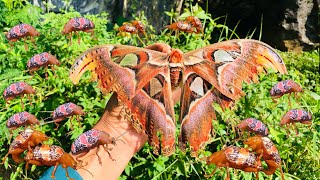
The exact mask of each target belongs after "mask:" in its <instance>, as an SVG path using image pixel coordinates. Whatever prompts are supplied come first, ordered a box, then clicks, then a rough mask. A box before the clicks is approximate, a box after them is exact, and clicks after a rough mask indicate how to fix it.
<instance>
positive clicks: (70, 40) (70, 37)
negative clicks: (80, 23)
mask: <svg viewBox="0 0 320 180" xmlns="http://www.w3.org/2000/svg"><path fill="white" fill-rule="evenodd" d="M68 37H69V45H70V46H71V44H72V31H71V32H70V33H69V34H68Z"/></svg>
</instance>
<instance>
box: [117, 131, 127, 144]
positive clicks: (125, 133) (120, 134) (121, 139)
mask: <svg viewBox="0 0 320 180" xmlns="http://www.w3.org/2000/svg"><path fill="white" fill-rule="evenodd" d="M126 133H127V131H126V132H124V133H122V134H120V135H119V136H118V137H116V141H118V140H120V141H122V142H123V143H124V144H126V143H125V142H124V141H123V140H122V139H119V138H120V137H122V136H123V135H125V134H126Z"/></svg>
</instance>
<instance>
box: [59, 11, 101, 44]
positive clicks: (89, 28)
mask: <svg viewBox="0 0 320 180" xmlns="http://www.w3.org/2000/svg"><path fill="white" fill-rule="evenodd" d="M94 28H95V25H94V23H93V22H92V21H90V20H89V19H87V18H84V17H77V18H72V19H70V20H69V21H68V22H67V23H66V24H65V25H64V27H63V30H62V34H68V37H69V39H70V45H71V44H72V32H75V34H76V35H77V36H78V44H80V36H79V34H78V31H83V32H87V33H90V34H91V37H93V36H94Z"/></svg>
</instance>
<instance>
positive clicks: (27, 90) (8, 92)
mask: <svg viewBox="0 0 320 180" xmlns="http://www.w3.org/2000/svg"><path fill="white" fill-rule="evenodd" d="M35 93H36V91H35V90H34V89H33V88H32V86H30V85H29V84H27V83H25V82H16V83H13V84H10V85H9V86H8V87H7V88H6V89H5V90H4V91H3V97H4V99H5V101H6V102H7V104H8V103H9V102H8V101H10V100H12V99H14V98H15V97H17V96H20V95H21V96H23V95H24V94H27V96H28V98H29V101H30V104H31V99H30V94H35ZM21 103H22V108H23V107H24V106H23V102H22V98H21Z"/></svg>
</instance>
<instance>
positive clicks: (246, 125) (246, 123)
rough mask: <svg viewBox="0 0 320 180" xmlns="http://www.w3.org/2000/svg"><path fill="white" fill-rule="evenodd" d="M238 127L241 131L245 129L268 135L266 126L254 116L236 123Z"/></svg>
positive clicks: (260, 134)
mask: <svg viewBox="0 0 320 180" xmlns="http://www.w3.org/2000/svg"><path fill="white" fill-rule="evenodd" d="M238 129H239V130H241V131H245V130H247V131H249V132H253V133H255V134H257V135H259V136H268V134H269V131H268V128H267V126H266V125H265V124H263V123H262V122H261V121H259V120H257V119H254V118H248V119H245V120H243V121H241V122H240V123H239V125H238ZM239 134H240V133H239Z"/></svg>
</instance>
